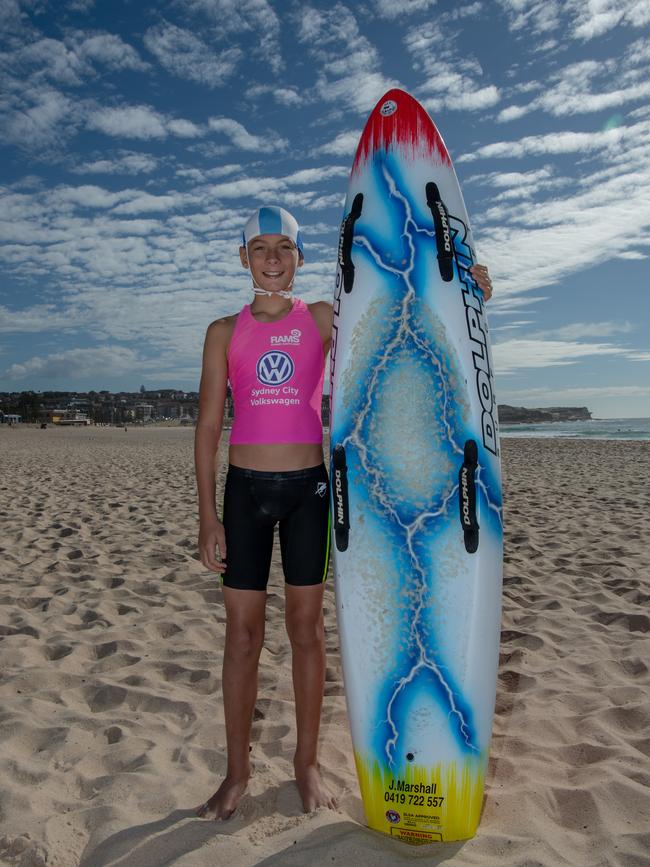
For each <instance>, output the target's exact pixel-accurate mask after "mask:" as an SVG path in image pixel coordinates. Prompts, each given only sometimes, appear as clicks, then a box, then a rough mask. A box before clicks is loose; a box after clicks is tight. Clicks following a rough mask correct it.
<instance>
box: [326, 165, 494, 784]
mask: <svg viewBox="0 0 650 867" xmlns="http://www.w3.org/2000/svg"><path fill="white" fill-rule="evenodd" d="M381 172H382V177H383V181H384V183H385V184H386V187H387V190H388V192H389V195H390V198H391V200H393V201H395V202H396V203H397V206H398V209H399V211H400V213H402V215H403V216H402V219H403V225H402V228H401V238H402V239H403V241H404V244H405V246H406V249H407V256H406V259H405V260H403V261H402V262H401V263H400V266H396V265H395V264H392V263H391V262H389V261H386V257H382V255H381V253H380V252H379V251H378V250H377V249H376V248H375V246H374V245H373V243H372V240H371V239H370V238H369V237H368V236H367V235H366V234H364V233H363V232H361V231H357V232H356V233H355V238H354V244H355V245H356V246H357V247H359V248H360V250H362V251H363V252H364V253H365V254H366V255H367V256H369V257H370V259H371V261H372V262H373V264H374V266H375V267H376V268H377V269H379V270H380V271H382V272H384V273H386V274H389V275H392V276H393V277H395V278H397V279H398V280H400V281H401V282H402V284H403V286H404V287H405V291H404V293H403V296H402V297H401V299H400V301H399V304H398V306H397V308H396V311H395V316H394V324H393V328H392V330H391V333H390V334H389V336H388V338H387V340H386V342H385V344H384V347H383V349H382V351H381V353H380V354H379V355H378V356H377V357H375V358H374V359H373V372H372V375H371V377H370V379H369V382H368V384H367V389H366V392H365V393H366V399H365V403H364V405H363V406H362V407H361V408H360V409H359V410H358V411H357V412H356V413H355V414H354V424H353V426H352V429H351V430H350V432H349V433H348V434H347V436H345V438H344V439H343V441H342V445H343V446H344V448H348V447H352V448H353V449H354V450H355V452H356V454H357V456H358V459H359V461H360V464H361V468H362V470H363V472H364V473H365V474H366V476H367V479H368V480H369V484H368V490H369V493H370V496H371V498H372V501H373V502H374V504H375V506H376V508H377V509H378V510H379V511H380V512H381V513H382V514H383V516H384V517H385V518H386V519H388V521H389V522H390V524H391V525H392V527H393V529H394V530H396V531H397V532H398V533H399V535H400V537H401V542H402V547H404V548H405V549H406V551H407V554H408V559H409V561H410V565H411V585H412V586H411V587H409V594H408V595H409V598H410V599H411V600H412V603H411V606H410V615H411V620H410V629H409V646H410V647H411V648H412V651H411V653H410V659H409V661H410V667H409V668H408V671H406V672H405V673H404V674H403V675H402V676H401V677H399V679H398V680H397V681H396V682H395V683H394V686H393V688H392V691H391V692H390V694H389V695H388V696H387V700H386V716H385V720H384V724H385V725H386V726H387V730H388V731H387V737H386V740H385V744H384V752H385V755H386V759H387V760H388V763H389V766H391V767H392V766H393V764H394V752H395V749H396V746H397V742H398V739H399V729H398V722H397V719H396V716H397V713H398V711H397V708H398V704H399V702H400V699H403V698H404V697H405V696H406V693H407V692H408V690H409V687H410V686H411V685H412V684H414V683H415V681H416V679H417V678H418V677H419V676H420V675H422V674H427V675H428V676H430V677H431V678H432V679H433V681H434V683H435V685H436V688H437V693H438V694H439V695H440V696H441V698H442V702H443V703H444V706H445V707H446V709H447V712H448V716H449V719H450V721H451V722H452V723H453V726H452V728H453V730H454V731H455V732H456V736H457V737H458V739H459V740H460V742H461V744H462V745H463V748H464V749H465V750H467V751H468V752H471V753H478V752H480V748H479V745H478V743H477V738H476V735H475V733H474V731H473V726H472V722H471V713H470V711H469V709H468V707H467V706H466V704H465V702H463V700H462V699H461V697H460V696H459V695H458V693H457V690H456V689H455V688H454V686H453V684H452V682H451V677H450V676H449V674H448V673H446V671H445V667H444V665H442V664H441V663H440V662H439V661H437V660H436V658H435V653H434V652H433V651H432V650H431V648H430V647H429V644H430V642H429V641H427V635H426V626H425V624H423V612H424V611H425V610H426V608H427V594H428V592H429V585H428V580H427V571H426V569H425V566H424V565H423V564H422V562H421V559H420V556H419V555H418V551H417V543H418V536H419V535H421V534H422V533H423V531H424V530H425V529H426V527H427V525H428V524H429V522H433V521H435V520H436V518H439V517H440V516H442V515H446V514H447V513H448V509H450V508H452V504H455V502H456V495H457V492H458V485H457V484H453V483H449V485H448V488H447V490H446V491H445V492H444V494H443V496H442V497H441V498H440V499H439V501H438V502H435V503H429V504H428V506H427V507H426V508H425V509H424V510H422V511H418V512H417V513H416V514H412V511H413V510H412V509H409V506H408V503H404V502H403V501H402V502H399V503H396V502H395V501H394V498H393V497H391V494H390V492H389V490H388V486H387V484H386V480H385V478H384V476H383V474H382V468H381V464H380V462H378V461H377V460H376V459H374V458H375V456H374V455H373V454H372V446H371V445H369V444H368V440H369V437H368V432H367V430H366V426H367V421H368V416H369V414H370V413H371V410H372V408H373V404H374V402H375V399H376V397H377V395H378V392H379V390H380V388H381V380H382V377H383V376H384V374H385V373H386V371H387V370H388V369H389V367H390V366H391V364H392V363H394V362H395V361H396V359H397V358H398V357H399V353H400V351H401V350H403V349H404V348H406V347H408V351H409V353H410V355H411V356H414V357H416V358H418V359H419V360H421V361H422V362H423V366H425V367H426V369H428V370H429V371H431V373H432V375H433V377H434V378H435V385H437V386H438V387H439V388H440V390H441V393H442V399H441V400H440V423H441V429H442V431H443V432H444V433H443V437H444V442H445V443H446V447H447V449H448V450H449V452H450V453H451V455H454V456H456V458H457V459H462V455H463V447H462V444H461V442H460V441H459V438H458V434H456V433H455V432H454V424H453V422H452V420H451V419H450V406H451V404H452V397H453V388H451V387H450V384H449V382H448V374H447V365H446V364H445V361H444V358H443V357H441V355H440V354H439V353H437V352H436V350H435V349H434V347H433V346H432V345H431V343H430V341H429V340H428V339H427V336H426V335H425V334H423V333H422V330H421V329H419V328H418V327H417V324H416V317H415V314H414V310H413V306H414V304H415V302H416V297H417V290H416V285H415V282H414V271H415V268H416V238H417V236H418V235H422V234H424V235H427V236H429V237H432V236H433V234H434V233H433V232H431V231H430V230H428V229H424V228H422V227H420V226H418V224H417V222H416V219H415V217H414V215H413V209H412V207H411V204H410V202H409V200H408V198H407V197H406V196H405V195H404V194H403V193H402V192H400V190H399V189H398V186H397V184H396V182H395V179H394V178H393V177H392V175H391V174H390V172H389V170H388V168H387V166H386V165H385V164H383V165H382V166H381ZM470 279H471V278H470ZM370 439H371V438H370ZM477 483H478V485H479V487H480V488H481V490H482V491H483V494H484V496H485V499H486V501H487V503H488V504H489V507H490V508H491V509H493V510H494V511H495V512H496V513H497V515H498V518H499V521H501V508H500V506H498V505H496V504H494V503H491V502H490V497H489V491H488V488H487V486H486V485H485V483H484V482H483V481H482V480H481V479H480V477H477ZM407 512H411V513H410V514H405V513H407Z"/></svg>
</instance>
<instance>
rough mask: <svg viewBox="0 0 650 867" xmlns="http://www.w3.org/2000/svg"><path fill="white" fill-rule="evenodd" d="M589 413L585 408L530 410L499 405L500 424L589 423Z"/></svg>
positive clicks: (565, 407) (551, 407)
mask: <svg viewBox="0 0 650 867" xmlns="http://www.w3.org/2000/svg"><path fill="white" fill-rule="evenodd" d="M590 419H591V412H590V411H589V410H588V409H587V407H586V406H545V407H540V408H536V409H532V408H529V407H526V406H509V405H508V404H507V403H500V404H499V421H500V422H501V424H534V423H535V422H542V421H589V420H590Z"/></svg>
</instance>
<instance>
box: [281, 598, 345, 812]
mask: <svg viewBox="0 0 650 867" xmlns="http://www.w3.org/2000/svg"><path fill="white" fill-rule="evenodd" d="M285 591H286V607H285V620H286V625H287V633H288V635H289V640H290V641H291V650H292V663H293V688H294V694H295V701H296V728H297V745H296V753H295V756H294V768H295V772H296V783H297V784H298V790H299V792H300V796H301V798H302V802H303V806H304V808H305V811H306V812H310V811H311V810H315V809H316V808H317V807H330V808H334V807H336V801H335V800H334V798H333V797H332V795H331V793H330V792H329V791H328V790H327V788H326V786H325V783H324V782H323V780H322V778H321V775H320V770H319V767H318V732H319V728H320V717H321V709H322V705H323V692H324V689H325V629H324V624H323V591H324V585H323V584H322V583H321V584H316V585H311V586H307V587H297V586H293V585H291V584H285Z"/></svg>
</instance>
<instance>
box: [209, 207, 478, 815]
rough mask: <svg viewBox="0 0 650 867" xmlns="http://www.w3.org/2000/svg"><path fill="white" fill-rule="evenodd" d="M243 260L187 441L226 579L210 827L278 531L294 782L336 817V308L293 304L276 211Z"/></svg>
mask: <svg viewBox="0 0 650 867" xmlns="http://www.w3.org/2000/svg"><path fill="white" fill-rule="evenodd" d="M239 255H240V259H241V263H242V266H243V267H244V268H248V269H250V271H251V275H252V278H253V292H254V293H255V297H254V299H253V301H252V303H251V304H246V305H245V306H244V307H243V309H242V310H241V311H240V312H239V313H238V314H235V315H233V316H225V317H223V318H222V319H217V320H216V321H215V322H212V323H211V325H210V326H209V327H208V330H207V334H206V337H205V344H204V350H203V369H202V374H201V385H200V394H199V419H198V422H197V426H196V434H195V462H196V477H197V487H198V495H199V520H200V530H199V549H200V554H201V561H202V563H203V565H204V566H205V567H206V568H207V569H210V570H211V571H213V572H216V573H218V574H221V576H222V582H223V595H224V602H225V607H226V643H225V649H224V659H223V678H222V684H223V701H224V711H225V719H226V741H227V751H228V765H227V770H226V777H225V779H224V780H223V782H222V783H221V785H220V786H219V788H218V789H217V791H216V792H215V793H214V794H213V795H212V796H211V797H210V799H209V800H208V801H206V802H205V803H204V804H202V805H201V806H200V807H198V808H197V811H196V812H197V815H199V816H202V817H206V818H215V819H227V818H229V817H230V816H231V815H232V814H233V812H234V811H235V810H236V808H237V806H238V804H239V802H240V800H241V797H242V795H243V794H244V792H245V790H246V786H247V784H248V780H249V777H250V773H251V769H250V758H249V744H250V733H251V726H252V720H253V710H254V707H255V700H256V697H257V669H258V661H259V656H260V652H261V649H262V645H263V641H264V623H265V606H266V585H267V582H268V577H269V568H270V563H271V552H272V547H273V532H274V527H275V524H276V523H279V533H280V548H281V554H282V568H283V571H284V576H285V582H286V583H285V621H286V627H287V634H288V636H289V641H290V643H291V651H292V671H293V686H294V694H295V702H296V728H297V744H296V751H295V755H294V769H295V775H296V783H297V786H298V791H299V793H300V797H301V799H302V803H303V807H304V810H305V812H310V811H312V810H315V809H317V808H318V807H330V808H334V807H335V806H336V802H335V800H334V798H333V796H332V794H331V793H330V792H329V790H328V789H327V787H326V785H325V783H324V782H323V779H322V777H321V773H320V769H319V765H318V757H317V753H318V732H319V727H320V716H321V707H322V702H323V692H324V686H325V633H324V625H323V591H324V587H325V579H326V576H327V568H328V562H329V550H330V546H329V542H330V523H329V482H328V477H327V471H326V468H325V464H324V462H323V448H322V423H321V398H322V390H323V378H324V368H325V358H326V356H327V353H328V352H329V348H330V336H331V330H332V306H331V304H328V303H327V302H325V301H317V302H315V303H313V304H305V302H304V301H302V300H301V299H300V298H294V297H293V295H292V287H293V281H294V277H295V275H296V271H297V269H298V268H299V267H301V266H302V264H303V262H304V258H303V248H302V240H301V237H300V231H299V228H298V223H297V222H296V220H295V219H294V217H293V216H292V215H291V214H290V213H288V211H286V210H284V209H283V208H279V207H262V208H259V209H258V210H257V211H256V212H255V213H254V214H253V216H252V217H251V218H250V220H249V221H248V222H247V223H246V226H245V228H244V233H243V244H242V246H241V247H240V250H239ZM472 273H473V276H474V278H475V279H476V281H477V282H478V284H479V286H480V287H481V289H482V290H483V291H484V293H485V297H486V299H487V298H489V297H490V295H491V281H490V278H489V276H488V273H487V269H486V268H485V267H484V266H482V265H476V266H474V268H473V269H472ZM228 381H230V385H231V389H232V396H233V402H234V423H233V428H232V432H231V437H230V449H229V466H228V473H227V477H226V486H225V493H224V511H223V523H222V522H221V521H220V520H219V518H218V515H217V511H216V505H215V487H216V486H215V458H216V454H217V450H218V447H219V438H220V436H221V428H222V422H223V414H224V407H225V400H226V387H227V383H228ZM217 549H218V551H219V559H217V557H216V550H217Z"/></svg>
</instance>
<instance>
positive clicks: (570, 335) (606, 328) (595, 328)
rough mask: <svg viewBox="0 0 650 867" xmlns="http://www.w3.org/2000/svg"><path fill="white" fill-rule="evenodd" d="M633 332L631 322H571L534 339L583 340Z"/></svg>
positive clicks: (539, 334)
mask: <svg viewBox="0 0 650 867" xmlns="http://www.w3.org/2000/svg"><path fill="white" fill-rule="evenodd" d="M632 331H634V326H633V325H632V323H631V322H573V323H571V325H563V326H562V327H561V328H554V329H553V330H552V331H546V332H537V333H536V334H535V337H554V338H558V339H560V340H584V339H585V338H589V337H611V336H612V335H614V334H630V333H631V332H632Z"/></svg>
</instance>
